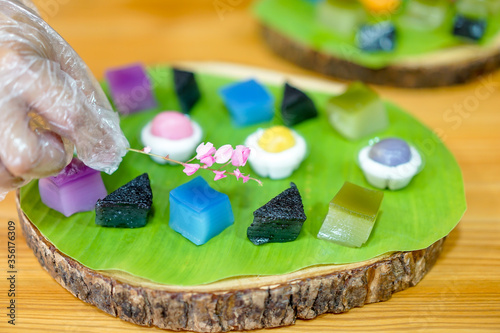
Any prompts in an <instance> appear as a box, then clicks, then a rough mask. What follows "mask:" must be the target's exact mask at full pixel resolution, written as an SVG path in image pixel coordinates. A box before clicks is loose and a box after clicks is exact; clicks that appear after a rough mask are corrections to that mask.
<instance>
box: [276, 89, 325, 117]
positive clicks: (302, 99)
mask: <svg viewBox="0 0 500 333" xmlns="http://www.w3.org/2000/svg"><path fill="white" fill-rule="evenodd" d="M317 116H318V111H317V110H316V106H315V105H314V102H313V101H312V100H311V98H309V96H307V95H306V94H305V93H304V92H303V91H301V90H299V89H297V88H295V87H293V86H291V85H289V84H288V83H286V84H285V92H284V94H283V101H282V103H281V117H282V118H283V122H284V124H285V125H286V126H294V125H297V124H299V123H301V122H303V121H305V120H307V119H311V118H314V117H317Z"/></svg>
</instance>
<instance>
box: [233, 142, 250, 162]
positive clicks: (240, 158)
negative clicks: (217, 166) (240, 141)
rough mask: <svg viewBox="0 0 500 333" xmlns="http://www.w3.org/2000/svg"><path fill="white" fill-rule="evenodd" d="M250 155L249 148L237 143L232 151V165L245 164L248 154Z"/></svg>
mask: <svg viewBox="0 0 500 333" xmlns="http://www.w3.org/2000/svg"><path fill="white" fill-rule="evenodd" d="M249 155H250V148H248V147H245V146H242V145H238V146H236V148H235V149H234V151H233V155H232V157H231V162H232V164H233V165H234V166H237V167H238V166H245V164H247V160H248V156H249Z"/></svg>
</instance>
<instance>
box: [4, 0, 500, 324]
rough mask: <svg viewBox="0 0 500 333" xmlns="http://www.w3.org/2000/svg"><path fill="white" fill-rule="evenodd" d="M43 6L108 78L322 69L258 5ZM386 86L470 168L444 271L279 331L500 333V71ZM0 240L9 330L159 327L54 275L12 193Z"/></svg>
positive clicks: (111, 1) (50, 1)
mask: <svg viewBox="0 0 500 333" xmlns="http://www.w3.org/2000/svg"><path fill="white" fill-rule="evenodd" d="M35 2H36V3H37V4H38V5H39V6H40V8H41V10H42V12H43V14H44V17H45V18H46V19H47V21H48V22H49V23H50V24H51V25H53V26H54V28H55V29H56V30H57V31H59V33H60V34H61V35H62V36H63V37H64V38H66V39H67V40H68V41H69V43H70V44H71V45H72V46H73V47H74V48H75V49H76V50H77V52H79V54H80V55H81V56H82V58H83V59H84V60H85V61H86V62H87V63H88V65H89V66H90V68H91V70H92V71H93V72H94V73H95V75H96V76H97V77H98V78H102V75H103V73H104V70H105V69H106V68H108V67H112V66H116V65H121V64H127V63H131V62H135V61H142V62H144V63H146V64H154V63H168V62H173V61H180V60H197V61H198V60H210V61H214V60H215V61H223V62H236V63H242V64H247V65H254V66H260V67H264V68H270V69H275V70H279V71H284V72H288V73H296V74H309V75H312V76H314V75H315V74H314V73H309V72H307V71H305V70H302V69H299V68H298V67H295V66H293V65H292V64H289V63H287V62H285V61H283V60H281V59H280V58H278V57H276V56H275V55H273V54H272V53H271V52H270V51H269V50H267V49H266V47H265V46H264V45H263V43H262V42H261V40H260V38H259V34H258V29H257V25H256V22H255V20H254V19H253V18H252V17H251V15H250V13H249V12H248V7H249V4H250V1H244V0H183V1H179V0H140V1H139V0H106V1H98V0H86V1H76V0H73V1H72V0H39V1H35ZM377 90H379V91H380V93H381V94H382V95H383V96H384V97H385V98H388V99H391V100H392V101H394V102H396V103H398V104H399V105H401V106H402V107H404V108H405V109H406V110H408V111H409V112H411V113H412V114H414V115H415V116H416V117H417V118H419V119H420V120H421V121H422V122H423V123H425V124H427V125H428V126H429V127H430V128H432V129H435V130H436V131H437V132H438V133H440V135H441V136H442V139H443V140H444V141H445V143H446V144H447V146H448V147H449V148H450V149H451V151H452V152H453V153H454V154H455V156H456V158H457V160H458V162H459V164H460V166H461V167H462V170H463V174H464V178H465V186H466V192H467V202H468V210H467V213H466V214H465V216H464V217H463V219H462V221H461V222H460V224H459V225H458V227H457V228H456V229H455V230H454V231H452V232H451V234H450V236H449V238H448V241H447V242H446V243H445V249H444V252H443V254H442V255H441V257H440V259H439V260H438V262H437V264H436V266H435V267H434V268H433V269H432V271H431V272H430V273H429V274H428V275H427V276H426V277H425V278H424V280H423V281H422V282H421V283H420V284H419V285H417V286H416V287H414V288H410V289H408V290H406V291H403V292H400V293H397V294H395V295H394V297H393V298H392V299H391V300H390V301H388V302H383V303H377V304H372V305H368V306H365V307H363V308H357V309H354V310H351V311H350V312H348V313H345V314H340V315H332V314H328V315H323V316H321V317H319V318H317V319H315V320H310V321H298V323H297V324H296V325H295V326H291V327H285V328H280V329H276V330H273V332H280V333H281V332H332V331H337V332H341V331H374V330H377V331H401V330H402V329H407V330H409V331H420V330H429V331H455V330H467V331H469V330H470V331H472V330H473V331H480V330H481V331H497V332H498V331H500V73H499V72H497V73H496V74H495V75H489V76H486V77H484V78H482V79H481V80H478V81H476V82H474V83H471V84H468V85H463V86H458V87H452V88H442V89H435V90H402V89H396V88H385V87H380V88H377ZM443 172H446V170H443ZM437 176H438V175H437ZM8 221H15V222H16V224H17V227H18V228H17V239H16V241H15V244H16V255H17V257H16V260H17V261H16V265H17V274H16V298H15V300H16V325H15V327H13V326H11V325H8V324H7V320H8V317H6V313H7V310H6V307H7V306H8V301H9V298H8V297H7V293H8V289H9V285H8V281H7V277H8V276H7V275H8V274H7V270H8V269H7V226H8ZM0 244H2V245H1V247H0V252H1V256H0V258H1V262H0V268H1V275H0V276H1V278H0V281H1V282H0V305H1V306H0V307H1V308H2V310H1V311H0V313H1V316H0V318H1V319H0V331H2V332H4V331H7V330H10V329H12V330H13V329H16V330H17V331H20V332H22V331H28V330H30V331H32V332H59V331H61V332H71V331H73V332H122V331H137V332H139V331H144V332H152V331H157V330H156V329H150V328H142V327H139V326H135V325H132V324H129V323H126V322H123V321H121V320H119V319H116V318H114V317H111V316H109V315H107V314H104V313H103V312H101V311H99V310H97V309H96V308H94V307H92V306H90V305H87V304H86V303H83V302H81V301H80V300H78V299H76V298H75V297H73V296H72V295H71V294H70V293H69V292H67V291H66V290H65V289H63V288H62V287H61V286H60V285H59V284H57V283H56V282H55V281H54V280H53V279H52V278H51V277H49V275H48V274H47V273H46V272H45V271H44V270H43V269H42V268H41V267H40V265H39V264H38V262H37V260H36V259H35V257H34V255H33V254H32V252H31V250H30V249H29V248H28V247H27V246H26V243H25V240H24V238H23V236H22V234H21V230H20V228H19V224H18V218H17V212H16V209H15V205H14V196H13V194H12V193H11V194H10V195H9V196H8V197H7V199H6V200H4V201H3V202H1V203H0ZM158 331H159V330H158Z"/></svg>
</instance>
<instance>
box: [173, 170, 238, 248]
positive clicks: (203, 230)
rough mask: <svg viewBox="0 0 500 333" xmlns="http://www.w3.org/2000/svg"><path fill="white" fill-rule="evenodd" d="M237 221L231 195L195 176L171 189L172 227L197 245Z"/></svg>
mask: <svg viewBox="0 0 500 333" xmlns="http://www.w3.org/2000/svg"><path fill="white" fill-rule="evenodd" d="M233 222H234V215H233V210H232V208H231V203H230V202H229V197H228V196H227V195H226V194H224V193H220V192H217V191H216V190H214V189H212V188H211V187H210V186H209V185H208V184H207V182H206V181H205V180H204V179H203V178H201V177H196V178H195V179H193V180H191V181H190V182H188V183H186V184H183V185H181V186H179V187H177V188H175V189H174V190H172V191H171V192H170V222H169V225H170V227H171V228H172V229H173V230H175V231H177V232H178V233H180V234H181V235H182V236H184V237H186V238H187V239H189V240H190V241H191V242H193V243H194V244H196V245H201V244H205V243H206V242H208V241H209V240H210V239H211V238H213V237H215V236H217V235H218V234H220V233H221V232H222V231H223V230H224V229H226V228H227V227H229V226H230V225H232V224H233Z"/></svg>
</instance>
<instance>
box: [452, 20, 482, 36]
mask: <svg viewBox="0 0 500 333" xmlns="http://www.w3.org/2000/svg"><path fill="white" fill-rule="evenodd" d="M485 31H486V20H485V19H474V18H470V17H465V16H463V15H457V16H456V17H455V22H454V24H453V34H454V35H455V36H458V37H463V38H466V39H470V40H473V41H478V40H480V39H481V38H483V36H484V33H485Z"/></svg>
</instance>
